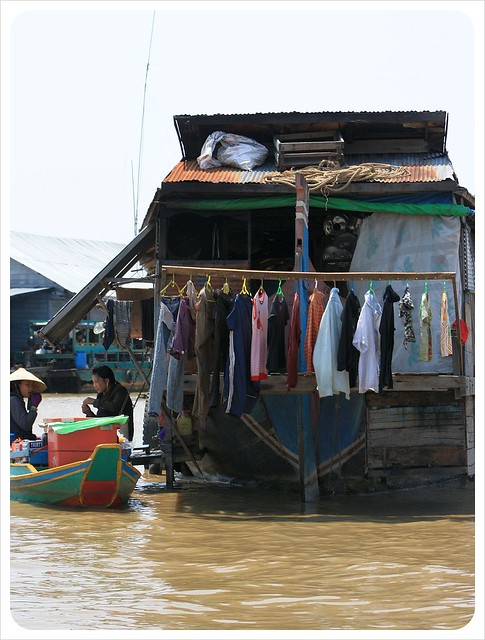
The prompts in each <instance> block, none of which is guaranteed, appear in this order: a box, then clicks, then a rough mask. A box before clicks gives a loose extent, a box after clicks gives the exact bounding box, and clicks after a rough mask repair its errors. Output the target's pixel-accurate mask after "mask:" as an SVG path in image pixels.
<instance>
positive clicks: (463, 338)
mask: <svg viewBox="0 0 485 640" xmlns="http://www.w3.org/2000/svg"><path fill="white" fill-rule="evenodd" d="M451 327H452V329H456V320H455V321H454V322H453V324H452V325H451ZM469 333H470V329H469V328H468V325H467V323H466V322H465V321H464V320H463V319H462V318H460V335H461V344H465V342H466V341H467V339H468V334H469Z"/></svg>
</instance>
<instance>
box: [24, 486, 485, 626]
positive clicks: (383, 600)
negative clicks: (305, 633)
mask: <svg viewBox="0 0 485 640" xmlns="http://www.w3.org/2000/svg"><path fill="white" fill-rule="evenodd" d="M161 480H162V479H161V478H160V477H157V476H147V477H144V478H142V479H141V480H140V484H139V487H138V488H137V490H136V491H135V493H134V495H133V499H132V500H131V501H130V504H129V506H128V507H127V508H125V509H123V510H118V511H102V512H101V511H77V512H76V513H75V514H73V513H72V511H71V510H68V509H55V508H51V507H42V506H34V505H24V504H21V503H11V531H12V542H11V558H12V565H11V609H12V614H13V617H14V619H15V620H17V621H20V620H21V624H22V626H23V627H25V628H26V629H53V630H54V629H106V630H108V629H139V630H140V629H144V630H149V629H167V630H187V629H193V630H204V629H206V630H209V629H211V630H232V629H234V630H235V629H248V630H250V629H273V630H278V629H298V630H300V629H301V630H303V629H306V630H311V629H314V630H322V629H343V630H345V629H372V630H376V629H388V630H393V629H457V628H460V627H462V626H464V625H465V624H466V623H467V622H468V621H469V620H470V618H471V616H472V614H473V610H474V576H473V570H474V562H473V549H474V541H473V530H474V520H473V489H472V488H471V487H470V486H466V485H463V484H462V483H461V484H458V485H456V484H454V485H453V486H451V485H450V483H445V484H443V485H440V486H436V487H433V488H427V489H423V490H419V491H413V492H399V494H385V495H379V496H377V495H373V496H360V497H359V496H353V497H344V496H340V497H338V498H334V499H325V500H322V501H321V502H320V504H319V505H317V506H313V508H307V509H305V508H303V507H302V505H301V504H300V503H299V501H298V499H296V498H289V497H288V496H284V495H281V494H279V493H273V492H272V493H268V492H264V491H260V490H256V489H247V488H244V489H240V488H237V487H224V486H217V485H213V486H207V485H202V486H201V485H198V484H197V483H194V484H190V483H189V484H187V485H184V486H183V487H182V488H180V489H178V490H177V491H176V492H175V493H165V492H164V490H163V489H164V487H163V483H162V482H161ZM26 590H28V592H29V607H28V608H26V607H25V592H26ZM81 598H82V607H79V601H80V599H81ZM36 611H49V616H48V617H46V616H40V617H37V616H36V614H35V612H36Z"/></svg>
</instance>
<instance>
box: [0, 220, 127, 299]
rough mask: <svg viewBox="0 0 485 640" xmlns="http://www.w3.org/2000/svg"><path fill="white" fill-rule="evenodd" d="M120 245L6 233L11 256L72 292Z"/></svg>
mask: <svg viewBox="0 0 485 640" xmlns="http://www.w3.org/2000/svg"><path fill="white" fill-rule="evenodd" d="M124 247H125V245H124V244H121V243H119V242H107V241H102V240H78V239H76V238H56V237H52V236H39V235H37V234H33V233H23V232H21V231H11V232H10V257H11V258H13V259H14V260H16V261H17V262H20V264H23V265H25V266H26V267H28V268H29V269H32V271H35V272H36V273H40V274H41V275H43V276H44V277H45V278H48V279H49V280H52V282H55V283H56V284H57V285H59V286H60V287H62V288H64V289H67V291H70V292H72V293H77V292H78V291H80V290H81V289H82V288H83V287H84V286H85V285H86V282H89V281H90V280H91V279H92V278H94V277H95V276H96V275H97V274H98V273H99V272H100V271H101V269H102V268H103V267H105V266H106V264H107V263H108V262H110V261H111V260H112V259H113V258H114V257H115V256H117V255H118V254H119V253H120V251H122V250H123V248H124ZM126 276H127V277H129V273H127V274H126Z"/></svg>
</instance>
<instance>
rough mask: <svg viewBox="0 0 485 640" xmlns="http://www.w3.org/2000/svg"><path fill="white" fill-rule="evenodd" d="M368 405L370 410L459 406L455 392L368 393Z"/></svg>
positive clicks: (366, 396) (366, 397) (366, 398)
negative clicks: (444, 405)
mask: <svg viewBox="0 0 485 640" xmlns="http://www.w3.org/2000/svg"><path fill="white" fill-rule="evenodd" d="M365 400H366V405H367V406H368V407H369V408H370V409H373V408H379V407H402V406H408V407H419V406H430V405H434V406H436V405H442V404H458V401H457V400H456V398H455V396H454V394H453V391H449V390H442V391H440V392H439V393H436V392H433V393H429V392H428V391H424V390H420V391H408V392H406V393H405V394H404V393H401V392H399V391H387V392H386V393H385V394H382V395H381V394H378V393H366V395H365Z"/></svg>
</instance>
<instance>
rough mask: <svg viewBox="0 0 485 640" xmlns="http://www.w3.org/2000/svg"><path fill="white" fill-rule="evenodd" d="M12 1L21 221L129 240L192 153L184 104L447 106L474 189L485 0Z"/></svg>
mask: <svg viewBox="0 0 485 640" xmlns="http://www.w3.org/2000/svg"><path fill="white" fill-rule="evenodd" d="M1 6H2V140H3V141H4V142H3V146H2V153H3V154H4V155H3V159H4V161H3V162H2V204H3V202H4V198H5V199H6V198H7V197H8V195H9V196H10V202H9V203H8V201H7V200H5V203H6V206H5V207H3V206H2V210H3V212H7V215H5V213H3V214H2V222H3V223H4V224H5V222H7V220H8V211H10V225H11V229H12V230H16V231H30V232H34V233H38V234H43V235H53V236H66V237H81V238H101V239H109V240H112V241H115V242H123V243H127V242H129V241H130V240H131V239H132V237H133V236H134V233H135V228H136V229H137V230H139V229H140V226H141V223H142V221H143V218H144V216H145V214H146V212H147V209H148V206H149V204H150V202H151V200H152V198H153V195H154V193H155V190H156V189H157V187H159V186H160V183H161V181H162V180H163V178H164V177H165V176H166V175H167V173H168V172H169V171H170V169H171V168H172V167H173V165H174V164H175V163H176V162H178V161H179V160H180V158H181V150H180V146H179V143H178V138H177V136H176V132H175V128H174V126H173V116H174V115H179V114H191V115H194V114H214V113H251V112H266V111H304V112H305V111H334V110H336V111H359V110H362V111H386V110H417V111H421V110H430V111H433V110H445V111H447V112H448V113H449V132H448V144H447V146H448V151H449V154H450V157H451V160H452V163H453V165H454V168H455V171H456V173H457V175H458V178H459V180H460V183H461V184H462V185H463V186H465V187H466V188H468V190H469V191H471V192H472V193H475V187H476V182H477V181H476V177H475V173H474V160H475V157H474V154H475V152H476V151H477V149H476V146H475V141H476V139H477V130H476V126H477V122H476V121H477V118H476V106H475V100H476V98H477V93H476V91H477V90H478V91H479V92H480V93H481V88H482V86H483V84H482V82H483V80H482V79H481V80H480V81H479V82H478V84H477V80H476V79H477V78H478V77H479V76H478V75H477V68H476V63H479V62H480V64H482V63H481V59H482V58H481V56H480V60H479V59H478V56H477V51H482V50H483V49H482V47H481V43H482V42H483V24H482V22H481V21H480V19H479V18H480V16H479V12H480V11H481V15H482V16H483V3H482V2H404V3H402V2H376V3H369V2H367V3H366V2H356V3H353V2H337V3H333V2H322V3H320V2H308V3H307V2H295V3H293V2H288V3H279V2H268V3H265V2H243V3H238V2H215V3H212V4H211V3H204V2H194V3H184V2H176V3H164V2H146V3H144V2H134V3H132V2H124V3H118V2H96V3H92V2H81V3H78V2H50V3H49V2H42V1H39V2H9V1H6V2H2V4H1ZM477 9H478V12H477ZM154 10H155V11H154ZM152 25H153V35H152ZM150 41H151V43H152V44H151V50H150ZM477 45H479V47H480V49H478V50H477V49H476V48H475V47H476V46H477ZM149 55H150V62H149ZM148 62H149V68H148V73H147V64H148ZM482 70H483V65H482ZM481 75H483V73H482V74H481ZM145 79H146V93H145V91H144V87H145ZM7 94H8V97H7ZM144 99H145V109H144V111H143V103H144ZM143 114H144V115H143ZM142 118H143V119H144V126H143V136H142V132H141V127H142ZM479 142H480V147H481V142H482V139H481V138H480V141H479ZM140 148H141V154H140ZM140 158H141V163H140V164H139V160H140ZM8 187H10V188H9V189H8ZM7 192H9V193H8V194H7Z"/></svg>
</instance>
